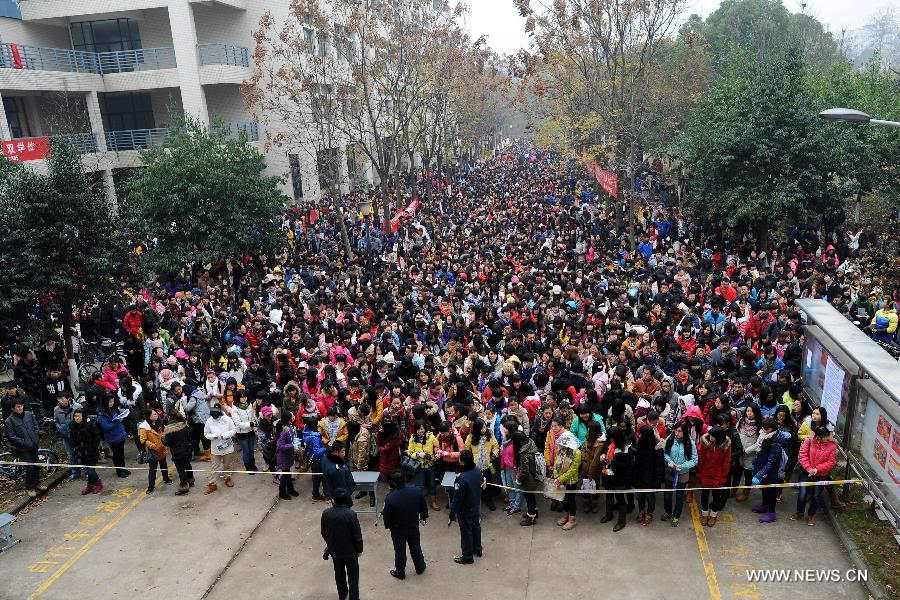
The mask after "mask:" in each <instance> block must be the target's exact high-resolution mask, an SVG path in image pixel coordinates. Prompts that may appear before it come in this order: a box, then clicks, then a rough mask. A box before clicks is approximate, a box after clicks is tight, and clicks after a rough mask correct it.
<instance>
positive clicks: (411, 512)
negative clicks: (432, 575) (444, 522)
mask: <svg viewBox="0 0 900 600" xmlns="http://www.w3.org/2000/svg"><path fill="white" fill-rule="evenodd" d="M389 483H390V486H391V490H392V491H391V492H390V493H389V494H388V495H387V497H386V498H385V499H384V509H383V511H382V516H383V517H384V526H385V527H386V528H387V529H390V530H391V541H392V542H394V568H393V569H392V570H391V575H392V576H394V577H396V578H397V579H406V546H407V545H408V546H409V554H410V556H412V560H413V565H414V566H415V568H416V575H421V574H422V573H424V572H425V566H426V565H425V556H424V555H423V554H422V544H421V541H420V538H419V519H421V520H422V524H425V522H426V521H427V520H428V505H427V504H426V503H425V494H424V493H423V492H422V488H420V487H418V486H414V485H406V477H405V476H404V475H403V473H402V472H400V471H395V472H394V473H392V474H391V476H390V480H389Z"/></svg>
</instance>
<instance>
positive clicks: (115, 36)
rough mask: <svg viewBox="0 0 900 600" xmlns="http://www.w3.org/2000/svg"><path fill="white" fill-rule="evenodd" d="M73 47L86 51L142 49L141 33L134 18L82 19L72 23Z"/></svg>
mask: <svg viewBox="0 0 900 600" xmlns="http://www.w3.org/2000/svg"><path fill="white" fill-rule="evenodd" d="M70 31H71V34H72V49H74V50H84V51H86V52H118V51H121V50H140V49H141V48H142V47H143V46H142V45H141V34H140V31H139V30H138V24H137V21H135V20H134V19H105V20H103V21H80V22H78V23H72V24H71V25H70Z"/></svg>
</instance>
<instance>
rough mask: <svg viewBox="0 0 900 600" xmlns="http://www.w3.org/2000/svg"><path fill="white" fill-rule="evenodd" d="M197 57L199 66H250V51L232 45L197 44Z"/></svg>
mask: <svg viewBox="0 0 900 600" xmlns="http://www.w3.org/2000/svg"><path fill="white" fill-rule="evenodd" d="M197 55H198V57H199V60H200V64H201V65H231V66H234V67H249V66H250V49H249V48H245V47H243V46H234V45H232V44H198V45H197Z"/></svg>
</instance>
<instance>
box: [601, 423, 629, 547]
mask: <svg viewBox="0 0 900 600" xmlns="http://www.w3.org/2000/svg"><path fill="white" fill-rule="evenodd" d="M623 424H627V421H624V420H623ZM606 434H607V437H608V439H609V445H608V447H607V448H606V457H605V458H606V460H605V461H604V463H605V464H604V467H603V470H602V471H601V472H602V473H603V487H604V489H606V490H607V492H609V493H607V494H606V514H605V515H603V517H602V518H601V519H600V522H601V523H608V522H609V521H612V519H613V510H615V511H616V513H617V518H616V524H615V525H614V526H613V531H621V530H622V529H624V527H625V515H626V514H627V504H628V498H627V496H628V494H626V493H622V492H614V491H613V490H626V489H628V488H629V487H631V476H632V469H633V461H632V453H631V444H630V443H629V442H628V440H627V439H626V437H625V432H624V431H622V429H621V428H620V427H619V426H618V425H614V426H613V427H610V428H609V429H608V430H607V432H606Z"/></svg>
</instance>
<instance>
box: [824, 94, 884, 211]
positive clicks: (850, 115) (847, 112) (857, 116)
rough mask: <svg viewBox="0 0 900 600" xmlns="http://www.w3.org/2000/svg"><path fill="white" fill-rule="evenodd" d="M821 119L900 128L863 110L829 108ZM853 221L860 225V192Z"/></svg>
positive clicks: (857, 194) (857, 195)
mask: <svg viewBox="0 0 900 600" xmlns="http://www.w3.org/2000/svg"><path fill="white" fill-rule="evenodd" d="M819 117H820V118H822V119H825V120H826V121H842V122H844V123H852V124H856V125H883V126H885V127H897V128H900V122H897V121H885V120H882V119H873V118H872V117H870V116H869V115H868V114H866V113H864V112H863V111H861V110H854V109H852V108H829V109H827V110H823V111H822V112H820V113H819ZM853 220H854V221H855V222H856V223H859V192H857V193H856V203H855V205H854V209H853Z"/></svg>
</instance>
